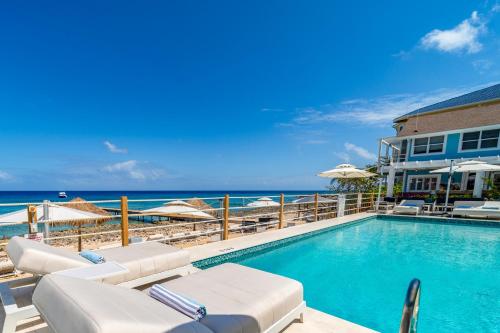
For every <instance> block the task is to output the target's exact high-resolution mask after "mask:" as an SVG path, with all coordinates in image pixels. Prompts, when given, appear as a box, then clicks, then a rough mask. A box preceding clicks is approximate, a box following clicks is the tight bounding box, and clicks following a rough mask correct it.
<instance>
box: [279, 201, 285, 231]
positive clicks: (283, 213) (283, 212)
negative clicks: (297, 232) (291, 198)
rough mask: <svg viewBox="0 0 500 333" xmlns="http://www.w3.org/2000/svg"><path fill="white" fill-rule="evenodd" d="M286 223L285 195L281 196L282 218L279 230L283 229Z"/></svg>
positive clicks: (280, 218)
mask: <svg viewBox="0 0 500 333" xmlns="http://www.w3.org/2000/svg"><path fill="white" fill-rule="evenodd" d="M284 222H285V195H284V194H283V193H281V194H280V217H279V224H278V229H281V228H283V223H284Z"/></svg>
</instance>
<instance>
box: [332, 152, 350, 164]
mask: <svg viewBox="0 0 500 333" xmlns="http://www.w3.org/2000/svg"><path fill="white" fill-rule="evenodd" d="M334 154H335V156H337V157H338V158H340V159H341V160H342V162H344V163H349V161H350V160H351V157H350V156H349V154H348V153H346V152H345V151H341V152H335V153H334Z"/></svg>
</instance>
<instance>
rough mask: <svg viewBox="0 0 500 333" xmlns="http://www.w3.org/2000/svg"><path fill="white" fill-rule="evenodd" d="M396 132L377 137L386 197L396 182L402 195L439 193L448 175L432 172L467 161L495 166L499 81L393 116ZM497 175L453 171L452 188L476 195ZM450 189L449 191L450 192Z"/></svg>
mask: <svg viewBox="0 0 500 333" xmlns="http://www.w3.org/2000/svg"><path fill="white" fill-rule="evenodd" d="M393 127H394V129H395V131H396V135H395V136H392V137H387V138H382V139H380V141H379V153H378V166H379V172H382V173H383V174H384V175H385V176H386V177H387V196H389V197H392V196H394V187H395V184H398V185H400V186H401V189H402V192H403V193H404V195H405V196H408V197H411V196H412V195H415V196H416V195H419V194H424V193H425V194H434V193H437V192H440V191H444V190H445V189H446V186H447V181H448V174H435V173H430V171H431V170H435V169H438V168H443V167H446V166H450V164H451V163H452V161H453V163H460V162H462V161H467V160H478V161H484V162H487V163H489V164H500V146H499V134H500V84H496V85H494V86H490V87H487V88H484V89H481V90H478V91H474V92H471V93H468V94H465V95H462V96H458V97H455V98H451V99H449V100H445V101H442V102H439V103H436V104H433V105H429V106H426V107H423V108H420V109H417V110H414V111H412V112H410V113H407V114H405V115H403V116H400V117H398V118H396V119H394V124H393ZM485 179H491V180H492V181H493V182H494V184H496V185H497V186H500V173H493V172H486V173H485V172H477V173H463V174H462V173H454V174H453V176H452V184H451V190H452V191H453V192H454V193H461V194H464V195H465V194H472V195H473V196H474V197H476V198H479V197H482V196H483V191H484V190H486V189H488V182H485ZM453 192H452V193H453Z"/></svg>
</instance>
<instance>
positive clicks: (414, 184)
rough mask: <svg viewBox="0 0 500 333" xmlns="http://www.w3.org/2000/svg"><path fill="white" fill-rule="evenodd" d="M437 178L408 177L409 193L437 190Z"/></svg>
mask: <svg viewBox="0 0 500 333" xmlns="http://www.w3.org/2000/svg"><path fill="white" fill-rule="evenodd" d="M438 182H439V176H410V177H409V188H408V190H409V192H431V191H436V190H437V189H438Z"/></svg>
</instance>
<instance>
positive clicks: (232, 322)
mask: <svg viewBox="0 0 500 333" xmlns="http://www.w3.org/2000/svg"><path fill="white" fill-rule="evenodd" d="M163 286H165V287H166V288H167V289H169V290H171V291H173V292H175V293H178V294H181V295H183V296H185V297H187V298H190V299H193V300H195V301H196V302H199V303H201V304H204V305H205V307H206V309H207V315H206V317H204V318H203V319H201V320H200V321H199V322H197V321H194V320H193V319H191V318H189V317H187V316H185V315H183V314H181V313H180V312H177V311H176V310H174V309H173V308H171V307H169V306H167V305H165V304H162V303H160V302H159V301H157V300H155V299H154V298H152V297H150V296H149V295H148V294H147V290H145V291H143V292H139V291H137V290H131V289H125V288H122V287H119V286H113V285H107V284H100V283H97V282H94V281H86V280H81V279H75V278H70V277H65V276H57V275H54V274H51V275H47V276H45V277H44V278H43V279H42V280H41V281H40V283H39V284H38V286H37V288H36V289H35V292H34V295H33V303H34V305H35V306H36V308H37V309H38V310H39V311H40V313H41V315H42V318H43V319H44V320H45V321H46V322H47V324H48V326H49V328H50V329H51V330H52V331H53V332H56V333H61V332H72V333H111V332H120V333H129V332H130V333H132V332H151V333H160V332H162V333H165V332H171V333H178V332H179V333H180V332H198V333H233V332H234V333H237V332H238V333H240V332H245V333H254V332H255V333H257V332H265V333H277V332H280V331H282V330H283V329H284V328H285V327H286V326H288V325H289V324H290V323H291V322H292V321H294V320H295V319H298V318H300V320H302V314H303V312H304V310H305V302H304V300H303V288H302V284H301V283H299V282H297V281H295V280H292V279H289V278H285V277H282V276H279V275H274V274H271V273H267V272H263V271H259V270H256V269H253V268H248V267H244V266H240V265H236V264H223V265H220V266H216V267H212V268H209V269H207V270H204V271H200V272H198V273H194V274H191V275H188V276H185V277H181V278H178V279H174V280H171V281H168V282H165V283H164V284H163Z"/></svg>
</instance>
